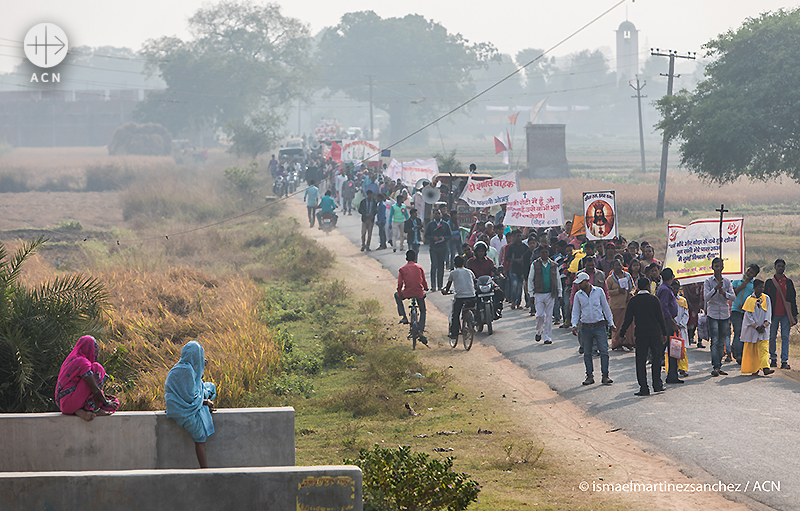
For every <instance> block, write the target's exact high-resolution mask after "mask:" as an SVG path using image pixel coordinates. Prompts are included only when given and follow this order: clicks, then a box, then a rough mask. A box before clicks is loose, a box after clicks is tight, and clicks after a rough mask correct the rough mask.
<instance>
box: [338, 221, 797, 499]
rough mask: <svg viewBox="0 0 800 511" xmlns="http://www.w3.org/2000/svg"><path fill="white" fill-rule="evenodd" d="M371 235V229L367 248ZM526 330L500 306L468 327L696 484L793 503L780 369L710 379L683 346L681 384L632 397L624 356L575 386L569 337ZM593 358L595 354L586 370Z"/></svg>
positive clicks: (791, 409)
mask: <svg viewBox="0 0 800 511" xmlns="http://www.w3.org/2000/svg"><path fill="white" fill-rule="evenodd" d="M360 229H361V223H360V217H359V216H358V215H357V214H354V215H353V216H346V217H342V218H340V221H339V231H340V232H341V233H342V234H344V235H345V236H346V237H347V238H348V239H350V240H351V241H353V242H354V243H355V244H357V245H358V246H360V243H361V241H360V234H361V230H360ZM377 239H378V237H377V232H376V233H375V236H374V238H373V241H372V246H373V247H377V246H378V242H377ZM421 252H422V254H421V255H420V257H419V262H420V264H421V265H422V266H423V267H424V268H426V274H427V272H428V269H429V266H430V260H429V258H428V255H427V248H425V247H423V248H422V250H421ZM368 255H369V256H371V257H374V258H375V259H377V260H378V261H380V262H381V263H382V264H383V266H384V267H385V268H387V269H388V270H390V271H391V272H392V273H393V274H394V275H397V269H398V268H399V267H400V266H402V265H403V264H405V253H404V252H400V251H398V252H397V253H394V252H392V250H391V249H389V250H381V251H372V252H369V253H368ZM445 278H446V275H445ZM387 292H393V290H389V289H387ZM450 301H451V297H445V296H442V295H441V294H439V293H435V294H434V293H432V294H430V295H429V302H430V303H432V304H433V305H435V306H436V307H437V308H439V309H440V310H442V311H445V312H446V311H448V310H449V307H450ZM534 328H535V327H534V321H533V318H531V317H530V316H528V313H527V311H524V310H523V311H511V310H509V309H508V308H506V310H505V311H504V317H503V319H501V320H500V321H499V322H498V323H496V325H495V333H494V335H492V336H487V335H485V334H477V337H476V340H477V341H478V342H481V343H483V344H486V345H491V346H494V347H495V348H496V349H497V350H498V351H499V352H500V353H502V354H503V355H504V356H505V357H506V358H508V359H509V360H511V361H512V362H514V363H515V364H517V365H518V366H520V367H522V368H524V369H526V370H527V371H528V373H529V375H530V376H531V378H534V379H537V380H540V381H544V382H546V383H547V384H548V385H549V386H550V387H551V388H552V389H553V390H555V391H556V392H558V393H559V394H560V395H561V396H562V397H564V398H567V399H570V400H571V401H572V402H574V403H575V404H577V405H578V406H580V407H581V408H583V409H585V410H586V411H587V412H588V413H590V414H592V415H596V416H597V417H599V418H601V419H602V420H604V421H605V422H606V423H608V424H610V425H612V426H614V427H617V428H621V429H622V430H623V431H624V432H625V433H626V434H627V435H629V436H630V437H632V438H635V439H636V440H639V441H641V442H642V443H643V444H644V445H645V446H647V447H649V449H650V450H651V451H653V452H655V453H659V454H663V455H665V456H667V457H668V458H670V459H672V460H673V461H675V462H676V463H677V464H678V465H679V466H680V467H681V469H682V471H683V472H684V473H685V474H686V475H688V476H690V477H692V478H694V479H695V481H696V482H698V483H717V482H720V481H721V482H722V483H725V484H733V485H740V486H739V487H738V489H739V491H738V492H737V491H733V492H725V493H724V494H725V495H726V496H727V497H728V498H730V499H731V500H735V501H737V502H742V503H744V504H746V505H748V506H749V507H751V508H752V509H780V510H792V509H800V407H799V406H798V401H800V400H798V393H800V383H798V382H797V381H795V380H792V379H791V378H789V377H787V376H785V375H783V374H781V372H780V371H778V372H776V373H775V374H773V375H771V376H770V377H766V378H764V377H752V376H741V375H740V374H739V372H738V370H737V369H738V366H736V364H735V363H733V364H726V365H724V366H723V368H724V369H725V370H727V372H728V373H729V376H727V377H724V376H723V377H719V378H712V377H711V375H710V371H711V362H710V360H711V359H710V354H709V351H708V349H707V348H706V349H705V350H697V349H695V348H690V350H689V376H688V377H687V378H684V379H685V380H686V383H684V384H683V385H667V390H666V392H663V393H660V394H654V395H651V396H649V397H646V398H641V397H637V396H634V395H633V393H634V392H636V391H637V390H638V384H637V383H636V371H635V364H634V354H633V353H623V352H611V355H610V357H611V360H610V373H611V377H612V378H613V380H614V384H613V385H609V386H604V385H599V384H595V385H592V386H583V385H581V382H582V381H583V378H584V373H585V370H584V365H583V356H582V355H578V350H577V347H578V345H577V340H576V338H575V337H573V336H572V335H571V334H570V333H569V331H568V330H566V329H556V330H554V339H553V344H552V345H547V346H545V345H543V344H541V343H536V342H535V341H534ZM599 363H600V361H599V358H596V359H595V375H596V376H599V375H600V369H599ZM598 381H599V379H598ZM653 482H654V483H657V482H659V481H653ZM773 483H774V484H773ZM756 484H757V485H758V486H756ZM778 484H779V485H780V490H779V491H776V490H775V487H774V485H778ZM758 487H763V488H762V489H760V490H759V489H758ZM734 488H735V486H734ZM745 488H747V491H746V492H745V491H744V490H745ZM754 488H755V490H754Z"/></svg>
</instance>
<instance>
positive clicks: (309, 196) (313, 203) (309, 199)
mask: <svg viewBox="0 0 800 511" xmlns="http://www.w3.org/2000/svg"><path fill="white" fill-rule="evenodd" d="M303 198H304V199H306V206H308V207H309V208H315V207H317V203H318V202H319V188H317V187H316V186H309V187H308V188H306V193H305V195H303Z"/></svg>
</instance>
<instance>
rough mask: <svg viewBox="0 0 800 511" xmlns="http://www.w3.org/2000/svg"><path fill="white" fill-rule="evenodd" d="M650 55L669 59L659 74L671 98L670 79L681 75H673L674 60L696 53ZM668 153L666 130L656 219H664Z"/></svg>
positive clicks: (657, 52)
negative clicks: (664, 79)
mask: <svg viewBox="0 0 800 511" xmlns="http://www.w3.org/2000/svg"><path fill="white" fill-rule="evenodd" d="M650 55H652V56H654V57H669V73H667V74H664V73H661V76H666V77H667V78H668V81H667V96H672V79H673V78H678V77H680V76H681V75H676V74H675V58H676V57H677V58H680V59H691V60H694V59H695V55H697V52H695V53H693V54H689V53H687V54H686V55H678V52H677V51H672V50H667V53H661V50H660V49H659V48H656V51H653V49H652V48H650ZM668 153H669V140H668V139H667V130H664V141H663V142H662V144H661V176H660V177H659V179H658V204H657V205H656V218H664V194H665V192H666V191H667V155H668Z"/></svg>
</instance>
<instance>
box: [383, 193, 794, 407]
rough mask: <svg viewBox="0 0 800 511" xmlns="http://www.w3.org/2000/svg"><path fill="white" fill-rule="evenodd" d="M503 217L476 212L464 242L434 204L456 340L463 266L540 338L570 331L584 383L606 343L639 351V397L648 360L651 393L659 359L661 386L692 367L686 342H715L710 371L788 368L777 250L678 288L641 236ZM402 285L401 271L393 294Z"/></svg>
mask: <svg viewBox="0 0 800 511" xmlns="http://www.w3.org/2000/svg"><path fill="white" fill-rule="evenodd" d="M448 213H450V215H449V217H448ZM504 215H505V209H504V208H502V209H501V210H500V211H498V212H497V213H496V215H494V216H491V217H490V215H489V214H488V213H487V212H480V213H479V215H478V218H477V220H475V221H474V222H473V223H472V225H471V227H470V229H469V231H468V233H465V236H464V239H466V242H465V243H463V244H462V243H461V240H462V237H461V236H460V235H457V233H458V230H459V228H458V227H457V219H456V221H455V224H454V223H453V219H454V218H455V212H448V211H446V210H441V209H436V210H435V211H434V213H433V218H432V219H431V221H430V222H429V223H428V224H427V225H426V226H425V228H424V230H423V233H424V236H423V239H424V240H425V242H426V243H427V244H428V245H429V252H430V272H429V276H430V289H431V290H434V291H437V290H440V289H442V287H443V286H442V284H443V281H445V280H447V281H448V286H447V289H448V290H449V287H450V285H451V284H453V283H455V284H456V289H457V296H456V298H457V300H456V301H455V302H454V307H453V310H452V313H451V326H450V334H449V335H450V336H451V337H453V336H457V335H458V325H459V317H460V312H461V308H462V307H463V302H464V300H459V299H458V298H469V296H467V295H468V294H469V291H468V290H466V289H465V286H464V285H463V284H462V285H461V286H460V288H461V292H460V293H461V295H460V296H459V294H458V289H459V286H458V282H460V281H464V279H463V278H462V277H463V275H461V273H463V272H464V271H468V272H470V278H471V279H473V280H474V279H477V278H478V277H480V276H482V275H490V276H493V277H494V278H495V280H496V281H497V282H498V284H499V288H498V292H497V293H496V296H497V300H498V302H499V303H498V304H497V307H496V309H497V310H498V315H501V314H502V312H501V311H502V302H503V301H505V302H507V303H508V304H510V308H511V309H512V310H515V309H525V310H527V311H529V314H530V315H531V316H535V325H536V326H535V341H536V342H540V341H543V342H544V344H551V343H552V342H553V337H552V329H553V327H554V326H558V327H560V328H571V329H572V333H573V334H574V335H576V336H577V337H578V344H579V348H578V352H579V354H581V355H582V356H583V358H584V364H585V369H586V378H585V380H584V382H583V383H584V384H585V385H591V384H593V383H594V361H593V357H594V356H598V355H599V357H600V369H601V373H602V379H601V382H602V383H604V384H611V383H613V380H612V379H611V377H610V373H609V371H610V369H609V353H608V352H609V348H610V350H612V351H636V367H637V379H638V381H639V384H640V389H639V392H637V395H648V394H649V393H650V385H648V383H647V379H646V375H645V370H646V365H647V363H648V362H649V363H650V364H651V365H652V379H651V381H652V387H653V390H654V391H656V392H658V391H661V390H663V388H664V386H663V382H662V380H661V371H662V367H666V371H667V375H666V380H665V382H666V383H667V384H680V383H683V380H681V378H682V377H685V376H688V370H689V366H688V356H687V350H688V349H689V348H690V347H691V346H692V345H696V347H697V348H699V349H703V348H705V347H706V346H705V345H704V344H703V342H704V341H707V342H710V351H711V376H713V377H718V376H725V375H727V374H728V373H727V372H726V371H725V370H724V369H723V364H725V363H733V362H734V361H735V363H736V364H738V365H739V366H741V369H740V371H741V372H742V373H743V374H761V375H765V376H766V375H769V374H771V373H773V372H774V370H775V368H777V367H780V368H781V369H791V366H790V365H789V331H790V329H791V327H792V326H793V325H794V324H795V323H796V322H797V297H796V292H795V288H794V284H793V282H792V280H791V279H790V278H788V277H786V275H785V274H784V271H785V268H786V263H785V261H783V260H782V259H778V260H776V261H775V263H774V265H773V266H774V275H772V276H770V277H769V278H765V279H763V280H762V279H759V278H757V277H758V275H759V274H760V268H759V267H758V265H755V264H751V265H750V266H749V267H748V268H747V271H746V273H745V275H744V276H743V278H741V279H737V280H734V281H732V282H731V281H730V280H729V279H728V278H726V277H724V276H723V275H722V274H723V269H724V261H723V260H722V259H719V258H717V259H715V260H714V261H713V262H712V265H711V268H712V270H713V275H712V276H710V277H708V278H706V279H705V280H704V281H702V282H694V283H690V284H685V285H682V284H681V282H680V281H679V279H677V278H676V277H675V274H674V272H673V270H672V269H671V268H668V267H664V265H663V263H662V262H661V261H659V260H658V259H656V258H655V250H654V247H653V246H652V245H650V244H649V243H648V242H646V241H642V242H641V243H639V242H637V241H631V242H628V241H627V240H626V239H625V238H624V237H619V238H617V239H613V240H608V241H604V242H595V241H587V240H586V238H585V236H584V235H576V236H573V235H570V234H569V233H570V231H571V225H570V222H567V225H565V226H564V227H563V228H562V227H558V228H549V229H529V228H522V229H519V228H511V227H508V226H505V225H504V224H503V218H504ZM452 241H456V242H457V243H458V244H460V245H461V246H460V249H459V250H458V251H456V250H452V251H449V253H447V252H446V251H448V247H451V246H457V245H456V244H451V242H452ZM451 254H452V255H451ZM451 257H452V258H453V261H457V262H458V263H460V264H461V265H460V266H459V264H455V265H454V266H455V270H454V271H451V273H450V275H451V278H449V279H445V275H444V267H445V266H446V262H447V261H449V260H450V258H451ZM414 260H416V255H414ZM451 270H452V268H451ZM454 273H455V274H456V277H455V279H454V278H452V275H453V274H454ZM423 275H424V273H423ZM402 289H403V282H402V278H401V279H399V281H398V293H400V292H401V291H402ZM426 289H427V284H426ZM419 294H421V295H422V296H420V297H417V298H418V301H419V299H422V300H424V293H422V292H420V293H419ZM643 295H648V296H649V298H648V297H646V296H643ZM472 296H474V294H473V295H472ZM401 315H402V314H401ZM779 331H780V345H779V344H778V342H777V340H778V332H779ZM778 348H780V349H779V350H778ZM778 351H780V365H779V363H778Z"/></svg>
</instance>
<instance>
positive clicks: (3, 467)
mask: <svg viewBox="0 0 800 511" xmlns="http://www.w3.org/2000/svg"><path fill="white" fill-rule="evenodd" d="M214 428H215V430H216V432H215V433H214V434H213V435H211V436H210V437H209V438H208V442H206V453H207V456H208V463H209V466H211V467H268V466H291V465H294V460H295V458H294V409H293V408H291V407H282V408H231V409H220V410H218V411H216V412H215V413H214ZM0 435H2V439H3V440H2V442H0V472H36V471H39V472H43V471H61V470H134V469H156V468H197V466H198V465H197V457H196V456H195V452H194V442H192V439H191V436H190V435H189V434H188V433H187V432H186V431H185V430H184V429H183V428H181V427H179V426H178V425H177V424H176V423H175V421H173V420H172V419H168V418H167V416H166V413H164V412H117V413H115V414H114V415H112V416H111V417H98V418H96V419H95V420H93V421H92V422H86V421H84V420H82V419H80V418H79V417H76V416H74V415H63V414H60V413H34V414H0Z"/></svg>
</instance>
